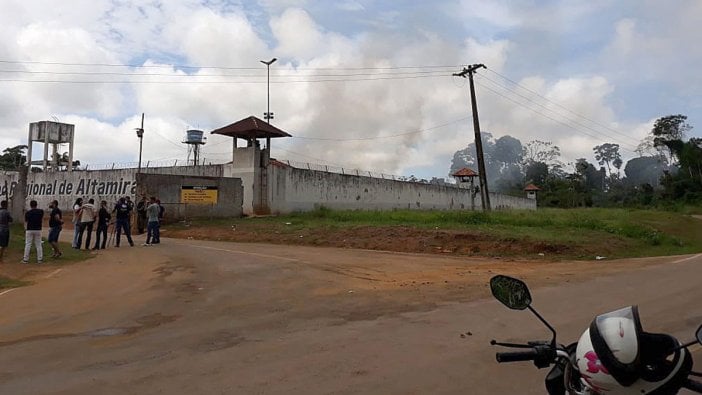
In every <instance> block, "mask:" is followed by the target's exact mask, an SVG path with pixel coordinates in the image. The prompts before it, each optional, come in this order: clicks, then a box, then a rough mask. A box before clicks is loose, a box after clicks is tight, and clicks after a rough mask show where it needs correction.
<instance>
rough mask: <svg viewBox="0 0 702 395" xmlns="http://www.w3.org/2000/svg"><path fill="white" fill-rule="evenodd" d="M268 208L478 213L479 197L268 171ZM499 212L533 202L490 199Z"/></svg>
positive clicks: (449, 188) (451, 189) (447, 188)
mask: <svg viewBox="0 0 702 395" xmlns="http://www.w3.org/2000/svg"><path fill="white" fill-rule="evenodd" d="M268 183H269V191H268V192H269V205H270V209H271V212H272V213H274V214H285V213H291V212H295V211H310V210H314V209H315V208H319V207H321V206H324V207H327V208H330V209H335V210H395V209H407V210H476V209H480V207H481V201H480V195H479V194H477V195H475V196H473V195H472V194H471V192H470V190H468V189H465V188H458V187H457V186H453V185H434V184H425V183H418V182H407V181H398V180H391V179H383V178H374V177H365V176H357V175H348V174H337V173H328V172H324V171H317V170H307V169H299V168H294V167H289V166H284V165H274V166H269V167H268ZM490 201H491V205H492V207H493V208H496V209H536V202H535V201H534V200H530V199H526V198H520V197H514V196H506V195H501V194H496V193H491V194H490Z"/></svg>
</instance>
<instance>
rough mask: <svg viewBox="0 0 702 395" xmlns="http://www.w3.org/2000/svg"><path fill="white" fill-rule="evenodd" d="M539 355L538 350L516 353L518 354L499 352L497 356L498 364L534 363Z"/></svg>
mask: <svg viewBox="0 0 702 395" xmlns="http://www.w3.org/2000/svg"><path fill="white" fill-rule="evenodd" d="M538 355H539V353H538V351H536V349H533V350H529V351H516V352H498V353H496V354H495V357H496V358H497V362H500V363H502V362H519V361H533V360H535V359H536V357H537V356H538Z"/></svg>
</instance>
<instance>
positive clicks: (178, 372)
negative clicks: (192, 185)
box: [0, 239, 702, 394]
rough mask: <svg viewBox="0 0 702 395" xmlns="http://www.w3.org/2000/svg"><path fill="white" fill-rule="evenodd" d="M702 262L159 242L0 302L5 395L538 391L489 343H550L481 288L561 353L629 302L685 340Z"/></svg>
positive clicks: (535, 382) (53, 271) (68, 270)
mask: <svg viewBox="0 0 702 395" xmlns="http://www.w3.org/2000/svg"><path fill="white" fill-rule="evenodd" d="M700 265H702V256H691V257H673V258H656V259H642V260H629V261H619V262H608V261H598V262H589V263H573V262H564V263H546V262H540V263H526V262H506V261H500V260H475V259H466V258H455V257H437V256H429V255H415V254H398V253H383V252H376V251H362V250H348V249H330V248H314V247H290V246H271V245H256V244H235V243H215V242H194V241H184V240H175V239H164V244H162V245H160V246H154V247H148V248H147V247H134V248H124V247H122V248H120V249H119V250H117V249H112V250H108V251H106V252H103V253H101V255H99V256H97V257H96V258H94V259H91V260H89V261H87V262H84V263H80V264H76V265H72V266H65V267H46V268H42V270H41V271H39V272H37V273H36V275H35V277H36V282H37V283H36V284H35V285H32V286H29V287H24V288H18V289H15V290H12V291H10V292H7V291H4V293H0V393H3V394H4V393H12V394H46V393H51V394H78V393H101V394H111V393H114V394H123V393H139V394H144V393H175V394H181V393H182V394H186V393H208V394H210V393H226V394H234V393H241V394H258V393H260V394H263V393H265V394H268V393H273V394H276V393H305V394H309V393H315V394H316V393H334V394H351V393H373V394H425V393H471V394H502V393H515V392H517V391H518V392H519V393H524V394H541V393H543V392H544V391H543V384H542V379H543V376H544V375H545V372H544V371H537V370H536V369H535V368H534V367H533V366H531V365H530V364H526V363H525V364H511V365H498V364H497V363H496V362H495V360H494V352H495V351H496V350H495V349H493V348H491V347H490V346H489V344H488V342H489V340H490V339H492V338H498V339H501V340H525V339H537V338H547V337H548V333H547V331H546V330H545V329H544V328H543V327H542V326H541V325H540V324H539V323H538V322H537V321H536V320H535V319H534V318H533V317H531V316H530V315H529V314H528V313H525V312H513V311H509V310H507V309H506V308H504V307H502V306H501V305H498V303H497V302H494V301H492V300H490V299H489V298H487V297H488V295H489V291H488V289H487V285H486V284H487V280H488V279H489V278H490V277H491V276H492V275H493V274H495V273H508V274H509V273H511V274H516V275H518V276H519V277H521V278H524V279H526V281H527V282H528V283H529V284H530V285H532V287H533V288H534V292H533V293H534V299H535V307H536V308H537V309H539V311H540V312H541V313H542V314H543V315H544V316H546V317H547V318H548V319H550V320H551V321H552V323H553V324H554V325H555V326H556V328H557V329H559V330H560V332H559V335H561V339H562V341H563V342H566V341H571V340H576V339H577V337H578V336H579V335H580V333H581V331H582V330H584V328H585V327H586V326H587V325H588V323H589V321H590V319H591V318H592V317H593V316H594V315H595V314H597V313H599V312H605V311H609V310H613V309H615V308H618V307H622V306H624V305H628V304H634V303H638V304H639V305H640V310H641V314H642V319H643V322H644V327H645V328H646V329H649V330H666V331H669V332H671V333H673V334H675V335H679V336H681V337H683V338H685V339H688V338H689V337H690V336H692V332H693V331H694V329H696V327H697V325H698V324H700V323H702V308H700V305H699V300H700V298H701V297H702V288H701V287H699V273H700ZM467 332H470V335H467V334H466V333H467ZM461 334H463V335H464V336H463V337H462V336H461Z"/></svg>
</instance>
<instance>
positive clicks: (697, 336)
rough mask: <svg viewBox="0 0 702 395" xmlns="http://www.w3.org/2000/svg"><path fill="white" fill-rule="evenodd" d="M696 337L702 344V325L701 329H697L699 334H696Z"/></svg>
mask: <svg viewBox="0 0 702 395" xmlns="http://www.w3.org/2000/svg"><path fill="white" fill-rule="evenodd" d="M695 337H696V338H697V342H698V343H700V344H702V325H700V327H699V328H697V332H695Z"/></svg>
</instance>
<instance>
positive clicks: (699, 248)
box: [193, 207, 702, 258]
mask: <svg viewBox="0 0 702 395" xmlns="http://www.w3.org/2000/svg"><path fill="white" fill-rule="evenodd" d="M697 212H702V210H700V209H699V208H695V207H687V208H686V209H685V210H679V211H671V210H645V209H613V208H582V209H539V210H535V211H528V210H524V211H495V212H490V213H483V212H471V211H459V212H457V211H413V210H396V211H335V210H329V209H326V208H320V209H317V210H315V211H311V212H305V213H295V214H291V215H286V216H280V217H257V218H242V219H227V220H196V221H194V223H193V225H195V226H208V227H210V226H214V227H220V226H221V227H231V226H232V225H234V226H237V227H240V226H241V227H242V229H245V228H246V227H247V226H255V228H256V231H262V230H263V231H265V229H269V230H270V231H271V232H273V231H274V232H276V233H283V234H284V233H294V232H299V231H300V230H304V229H314V228H325V229H328V230H329V231H330V232H333V231H334V229H343V228H352V227H359V226H371V227H378V228H382V227H396V226H409V227H414V228H419V229H422V228H423V229H442V230H455V231H469V232H471V233H473V234H480V235H485V236H488V237H492V238H495V239H497V240H504V241H511V240H519V241H531V242H534V243H537V242H543V243H551V244H561V245H569V246H570V245H572V246H576V247H577V248H573V249H569V250H570V251H571V252H569V253H568V254H574V255H564V256H562V258H583V257H589V258H593V257H594V256H596V255H606V256H607V257H611V258H615V257H616V258H619V257H642V256H661V255H678V254H691V253H698V252H702V220H700V219H696V218H693V217H691V216H690V215H689V214H691V213H697ZM598 251H601V252H598Z"/></svg>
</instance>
